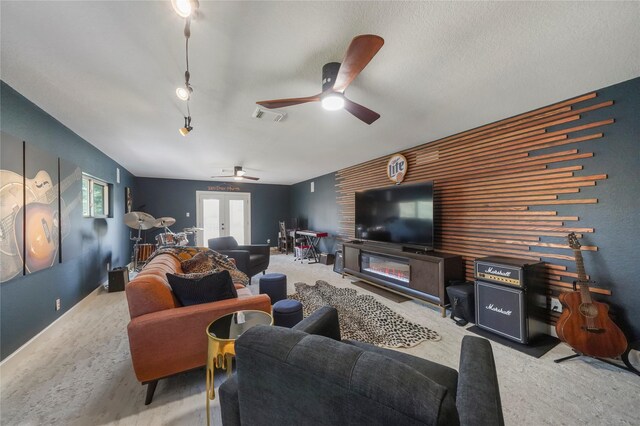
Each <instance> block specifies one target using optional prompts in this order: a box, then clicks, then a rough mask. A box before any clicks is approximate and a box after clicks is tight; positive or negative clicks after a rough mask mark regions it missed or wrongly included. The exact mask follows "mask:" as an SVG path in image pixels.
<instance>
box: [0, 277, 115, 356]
mask: <svg viewBox="0 0 640 426" xmlns="http://www.w3.org/2000/svg"><path fill="white" fill-rule="evenodd" d="M108 282H109V280H106V281H104V282H103V283H102V284H100V285H99V286H98V287H96V289H95V290H93V291H92V292H91V293H89V294H87V295H86V296H85V297H84V298H83V299H82V300H80V301H79V302H78V303H76V304H75V305H73V306H72V307H71V308H69V310H68V311H67V312H65V313H64V314H62V315H60V316H59V317H58V318H57V319H56V320H55V321H53V322H52V323H51V324H49V325H48V326H46V327H45V328H44V329H42V331H40V332H39V333H38V334H36V335H35V336H33V337H32V338H31V339H29V340H28V341H27V342H26V343H24V344H23V345H22V346H20V347H19V348H18V349H16V350H15V351H13V352H12V353H11V355H9V356H7V357H6V358H5V359H3V360H2V361H1V362H0V367H2V368H5V367H7V364H9V363H10V361H11V360H12V359H14V358H15V357H16V356H18V355H20V352H22V351H23V350H24V349H25V348H27V347H28V346H29V345H30V344H31V343H33V341H34V340H36V339H37V338H38V337H40V336H41V335H42V334H44V333H45V332H46V331H47V330H49V329H50V328H51V327H53V326H54V325H55V324H57V323H58V321H60V320H61V319H63V318H64V317H66V316H67V314H69V313H70V312H72V311H73V310H74V309H77V308H79V307H82V306H84V305H86V304H87V303H88V302H89V301H91V300H92V299H93V298H94V297H96V296H97V295H98V293H99V292H100V291H105V286H106V285H107V283H108ZM7 368H8V367H7Z"/></svg>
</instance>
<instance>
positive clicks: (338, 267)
mask: <svg viewBox="0 0 640 426" xmlns="http://www.w3.org/2000/svg"><path fill="white" fill-rule="evenodd" d="M343 269H344V259H343V257H342V250H338V251H336V256H335V260H334V262H333V272H337V273H339V274H342V270H343Z"/></svg>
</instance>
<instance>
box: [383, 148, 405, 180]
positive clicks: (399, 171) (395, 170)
mask: <svg viewBox="0 0 640 426" xmlns="http://www.w3.org/2000/svg"><path fill="white" fill-rule="evenodd" d="M408 165H409V163H408V162H407V159H406V158H405V156H404V155H402V154H395V155H393V156H392V157H391V158H390V159H389V162H388V163H387V176H388V177H389V179H391V180H392V181H393V182H395V183H396V185H397V184H399V183H400V182H402V181H403V180H404V177H405V176H406V174H407V168H408Z"/></svg>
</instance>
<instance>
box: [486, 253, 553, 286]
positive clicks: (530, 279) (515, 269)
mask: <svg viewBox="0 0 640 426" xmlns="http://www.w3.org/2000/svg"><path fill="white" fill-rule="evenodd" d="M542 267H543V264H542V262H531V261H529V260H524V259H514V258H511V257H499V256H490V257H483V258H481V259H476V261H475V268H474V271H475V277H476V279H477V280H482V281H486V282H490V283H496V284H504V285H509V286H513V287H521V288H524V287H528V286H533V285H536V284H537V282H538V281H539V280H540V278H541V276H542V271H541V269H542Z"/></svg>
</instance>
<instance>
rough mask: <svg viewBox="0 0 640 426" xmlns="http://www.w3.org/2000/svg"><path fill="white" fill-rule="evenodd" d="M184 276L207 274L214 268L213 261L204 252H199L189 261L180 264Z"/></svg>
mask: <svg viewBox="0 0 640 426" xmlns="http://www.w3.org/2000/svg"><path fill="white" fill-rule="evenodd" d="M180 266H181V267H182V271H183V272H184V273H185V274H198V273H208V272H211V270H212V269H213V268H214V266H213V260H212V259H211V258H210V257H209V256H207V254H206V253H205V252H202V251H201V252H199V253H198V254H196V255H195V256H193V257H192V258H191V259H187V260H183V261H182V262H180Z"/></svg>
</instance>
